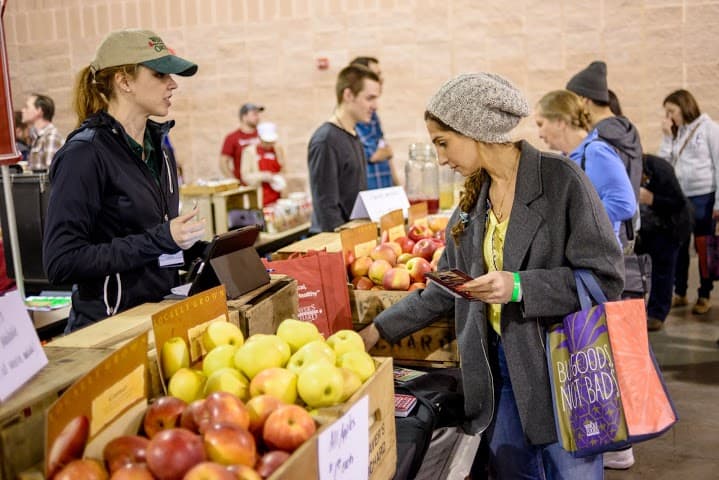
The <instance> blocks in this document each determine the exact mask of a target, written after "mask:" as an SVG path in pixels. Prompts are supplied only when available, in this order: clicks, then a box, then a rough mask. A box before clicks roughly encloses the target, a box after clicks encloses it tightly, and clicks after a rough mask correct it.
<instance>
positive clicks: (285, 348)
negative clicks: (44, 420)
mask: <svg viewBox="0 0 719 480" xmlns="http://www.w3.org/2000/svg"><path fill="white" fill-rule="evenodd" d="M259 339H263V341H266V342H270V343H273V344H274V345H275V347H277V349H278V350H279V351H280V352H281V353H282V358H283V361H282V365H281V366H282V367H284V366H285V365H286V364H287V361H288V360H289V359H290V355H291V354H292V352H291V351H290V346H289V345H288V344H287V342H285V341H284V340H282V339H281V338H280V337H278V336H277V335H268V334H266V333H255V334H254V335H252V336H250V337H249V338H248V339H247V341H246V342H245V343H248V342H252V341H255V340H259Z"/></svg>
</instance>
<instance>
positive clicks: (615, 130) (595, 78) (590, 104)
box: [567, 61, 642, 253]
mask: <svg viewBox="0 0 719 480" xmlns="http://www.w3.org/2000/svg"><path fill="white" fill-rule="evenodd" d="M567 90H569V91H572V92H574V93H576V94H577V95H579V96H580V97H582V99H583V101H584V103H585V106H586V108H587V111H588V112H589V115H590V119H591V121H592V127H593V128H596V129H597V131H598V132H599V137H600V138H601V139H602V140H604V141H605V142H607V143H608V144H610V145H611V146H612V147H614V149H615V150H616V151H617V153H618V154H619V158H621V159H622V162H624V166H625V167H626V169H627V174H628V175H629V181H630V182H631V183H632V188H633V189H634V196H635V197H636V199H637V201H638V200H639V185H640V183H641V181H642V144H641V141H640V140H639V132H638V131H637V128H636V127H635V126H634V124H632V122H630V121H629V120H628V119H627V118H626V117H624V116H615V115H614V114H613V113H612V110H611V109H610V108H609V89H608V87H607V64H606V63H604V62H602V61H595V62H592V63H590V64H589V66H587V68H585V69H584V70H581V71H580V72H578V73H577V74H576V75H574V76H573V77H572V78H571V79H569V82H567ZM638 211H639V209H637V212H638ZM637 215H638V214H637ZM635 227H636V225H635ZM621 234H622V235H621V239H622V244H623V246H624V247H625V253H626V252H627V251H629V252H631V250H632V247H633V242H632V241H629V240H628V239H627V238H626V237H627V232H625V231H624V229H622V231H621Z"/></svg>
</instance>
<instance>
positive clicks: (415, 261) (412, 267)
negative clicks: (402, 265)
mask: <svg viewBox="0 0 719 480" xmlns="http://www.w3.org/2000/svg"><path fill="white" fill-rule="evenodd" d="M407 271H409V276H410V277H412V282H424V276H425V275H426V274H427V273H428V272H431V271H432V265H430V264H429V262H428V261H427V260H425V259H424V258H423V257H414V258H412V259H410V260H409V261H408V262H407Z"/></svg>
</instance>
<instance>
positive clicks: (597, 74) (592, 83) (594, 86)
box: [567, 61, 609, 102]
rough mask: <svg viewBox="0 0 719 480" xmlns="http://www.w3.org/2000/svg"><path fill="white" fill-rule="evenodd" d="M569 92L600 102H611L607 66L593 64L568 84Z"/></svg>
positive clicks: (601, 63)
mask: <svg viewBox="0 0 719 480" xmlns="http://www.w3.org/2000/svg"><path fill="white" fill-rule="evenodd" d="M567 90H569V91H571V92H574V93H576V94H577V95H581V96H582V97H587V98H588V99H590V100H596V101H598V102H609V90H608V88H607V64H606V63H604V62H600V61H597V62H592V63H590V64H589V66H588V67H587V68H585V69H584V70H582V71H580V72H579V73H577V74H576V75H574V76H573V77H572V78H570V79H569V82H567Z"/></svg>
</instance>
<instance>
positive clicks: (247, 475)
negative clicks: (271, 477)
mask: <svg viewBox="0 0 719 480" xmlns="http://www.w3.org/2000/svg"><path fill="white" fill-rule="evenodd" d="M227 470H228V471H229V472H231V473H232V475H234V477H232V478H234V479H236V480H262V477H260V474H259V473H257V472H256V471H255V469H254V468H252V467H248V466H247V465H230V466H229V467H227Z"/></svg>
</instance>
